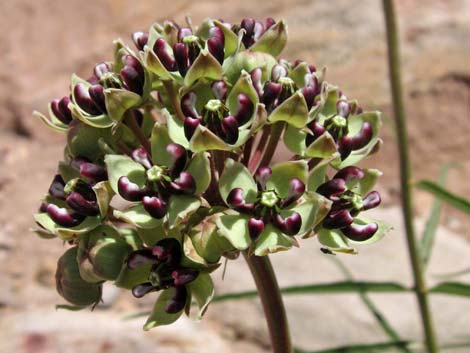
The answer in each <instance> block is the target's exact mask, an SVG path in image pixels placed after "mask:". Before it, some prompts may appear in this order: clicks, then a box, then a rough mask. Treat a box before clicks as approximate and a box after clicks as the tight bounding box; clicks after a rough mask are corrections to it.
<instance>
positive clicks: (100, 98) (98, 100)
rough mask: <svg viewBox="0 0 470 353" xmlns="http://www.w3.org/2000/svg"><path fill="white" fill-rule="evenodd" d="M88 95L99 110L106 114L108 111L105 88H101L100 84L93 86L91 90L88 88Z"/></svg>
mask: <svg viewBox="0 0 470 353" xmlns="http://www.w3.org/2000/svg"><path fill="white" fill-rule="evenodd" d="M88 93H89V95H90V97H91V99H93V102H94V103H95V104H96V106H97V107H98V108H99V110H101V112H102V113H103V114H106V113H107V109H106V103H105V98H104V87H103V86H101V85H100V84H98V85H92V86H90V88H88Z"/></svg>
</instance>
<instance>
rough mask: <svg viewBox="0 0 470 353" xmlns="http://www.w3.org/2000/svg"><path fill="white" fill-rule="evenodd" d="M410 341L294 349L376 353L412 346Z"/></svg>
mask: <svg viewBox="0 0 470 353" xmlns="http://www.w3.org/2000/svg"><path fill="white" fill-rule="evenodd" d="M412 343H413V342H411V341H390V342H378V343H363V344H361V343H359V344H352V345H349V346H340V347H335V348H328V349H322V350H317V351H304V350H301V349H295V353H377V352H385V351H387V352H388V351H389V350H390V349H393V348H396V349H408V347H410V346H412Z"/></svg>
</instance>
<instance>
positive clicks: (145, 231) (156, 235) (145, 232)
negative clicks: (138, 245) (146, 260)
mask: <svg viewBox="0 0 470 353" xmlns="http://www.w3.org/2000/svg"><path fill="white" fill-rule="evenodd" d="M137 234H138V235H139V237H140V239H141V240H142V242H144V244H145V245H147V246H153V245H155V244H156V243H157V242H158V241H159V240H162V239H163V238H165V237H166V233H165V230H164V228H163V222H160V223H158V224H157V226H156V227H155V228H137Z"/></svg>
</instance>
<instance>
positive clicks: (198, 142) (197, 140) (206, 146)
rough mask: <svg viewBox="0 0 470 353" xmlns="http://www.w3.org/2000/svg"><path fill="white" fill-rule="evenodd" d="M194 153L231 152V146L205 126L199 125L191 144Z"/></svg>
mask: <svg viewBox="0 0 470 353" xmlns="http://www.w3.org/2000/svg"><path fill="white" fill-rule="evenodd" d="M189 148H190V149H191V151H193V152H204V151H211V150H220V151H230V150H231V148H230V146H229V145H228V144H227V143H225V141H223V140H222V139H221V138H220V137H219V136H217V135H216V134H214V133H213V132H212V131H210V130H209V129H208V128H206V127H205V126H202V125H199V126H198V127H197V128H196V131H195V132H194V135H193V137H191V141H190V143H189Z"/></svg>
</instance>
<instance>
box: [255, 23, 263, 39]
mask: <svg viewBox="0 0 470 353" xmlns="http://www.w3.org/2000/svg"><path fill="white" fill-rule="evenodd" d="M263 34H264V25H263V24H262V23H261V22H256V23H255V27H254V29H253V40H254V41H255V42H257V41H258V40H259V39H260V38H261V36H262V35H263Z"/></svg>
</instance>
